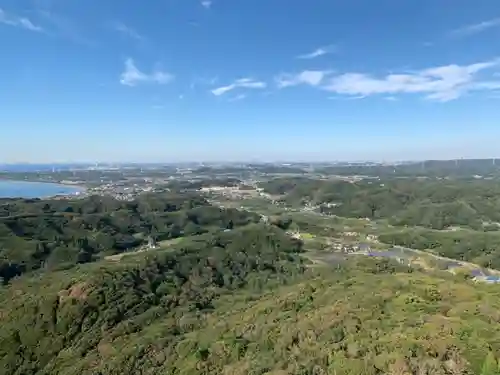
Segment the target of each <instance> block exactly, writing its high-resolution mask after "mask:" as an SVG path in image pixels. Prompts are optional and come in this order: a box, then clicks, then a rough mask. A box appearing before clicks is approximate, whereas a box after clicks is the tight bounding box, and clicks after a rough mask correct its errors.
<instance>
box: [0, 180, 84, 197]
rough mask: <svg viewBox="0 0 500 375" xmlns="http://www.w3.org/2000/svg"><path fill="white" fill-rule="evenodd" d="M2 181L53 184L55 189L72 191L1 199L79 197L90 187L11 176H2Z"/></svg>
mask: <svg viewBox="0 0 500 375" xmlns="http://www.w3.org/2000/svg"><path fill="white" fill-rule="evenodd" d="M1 182H7V183H13V184H16V183H17V184H26V185H29V184H45V185H51V186H53V187H54V188H55V189H57V188H60V189H71V190H72V191H70V192H61V193H54V194H50V193H49V194H47V195H45V194H43V195H38V196H33V197H23V196H22V195H21V196H11V197H8V196H6V197H1V196H0V199H10V198H14V199H15V198H23V199H33V198H38V199H51V198H57V197H67V198H78V197H80V196H82V195H84V194H85V193H86V192H87V191H88V189H89V187H87V186H83V185H81V184H78V185H76V184H68V183H61V182H52V181H39V180H15V179H10V178H1V177H0V183H1Z"/></svg>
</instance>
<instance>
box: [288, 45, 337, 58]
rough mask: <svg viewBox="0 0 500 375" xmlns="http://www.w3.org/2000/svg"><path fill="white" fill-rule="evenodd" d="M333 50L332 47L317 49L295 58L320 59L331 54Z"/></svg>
mask: <svg viewBox="0 0 500 375" xmlns="http://www.w3.org/2000/svg"><path fill="white" fill-rule="evenodd" d="M334 50H335V47H334V46H327V47H319V48H317V49H315V50H314V51H312V52H310V53H306V54H304V55H299V56H297V58H298V59H315V58H316V57H320V56H323V55H326V54H329V53H332V52H333V51H334Z"/></svg>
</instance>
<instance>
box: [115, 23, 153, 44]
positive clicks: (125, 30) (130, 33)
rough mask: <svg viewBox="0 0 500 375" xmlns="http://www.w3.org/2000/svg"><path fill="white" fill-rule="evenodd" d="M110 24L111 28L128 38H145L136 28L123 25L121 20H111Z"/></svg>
mask: <svg viewBox="0 0 500 375" xmlns="http://www.w3.org/2000/svg"><path fill="white" fill-rule="evenodd" d="M111 26H112V27H113V29H114V30H115V31H117V32H119V33H122V34H123V35H125V36H127V37H129V38H132V39H135V40H139V41H140V40H144V39H145V38H144V37H143V36H142V35H141V34H139V33H138V32H137V31H136V30H134V29H133V28H131V27H129V26H127V25H125V24H124V23H122V22H113V23H112V24H111Z"/></svg>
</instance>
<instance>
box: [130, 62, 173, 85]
mask: <svg viewBox="0 0 500 375" xmlns="http://www.w3.org/2000/svg"><path fill="white" fill-rule="evenodd" d="M173 79H174V76H173V75H171V74H170V73H165V72H162V71H160V70H156V71H153V72H152V73H151V74H146V73H143V72H141V71H140V70H139V69H138V68H137V67H136V66H135V63H134V60H132V59H127V60H126V61H125V70H124V72H123V73H122V74H121V77H120V83H121V84H122V85H126V86H136V85H137V84H140V83H156V84H159V85H164V84H167V83H169V82H170V81H172V80H173Z"/></svg>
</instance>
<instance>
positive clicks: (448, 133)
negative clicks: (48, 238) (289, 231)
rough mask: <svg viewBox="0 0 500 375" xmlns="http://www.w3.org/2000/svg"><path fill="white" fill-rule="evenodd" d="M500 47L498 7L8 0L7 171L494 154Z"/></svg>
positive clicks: (2, 15) (0, 8)
mask: <svg viewBox="0 0 500 375" xmlns="http://www.w3.org/2000/svg"><path fill="white" fill-rule="evenodd" d="M450 4H453V6H451V5H450ZM499 37H500V7H499V6H498V1H496V0H480V1H478V2H474V3H472V2H470V1H467V0H456V1H454V2H453V3H451V2H450V1H445V0H439V1H431V0H423V1H419V2H412V3H408V2H398V1H396V0H380V1H378V2H377V3H376V4H375V3H374V2H372V1H368V0H355V1H350V2H341V1H320V0H317V1H313V2H305V1H302V0H297V1H293V2H289V1H288V2H287V1H284V0H281V1H280V0H266V1H264V0H255V1H228V0H213V1H210V0H183V1H181V0H151V1H149V2H148V3H147V4H143V3H141V4H139V3H135V4H134V3H130V4H126V6H125V5H124V3H123V2H119V1H117V0H110V1H107V2H102V1H97V0H88V1H85V2H82V1H62V0H4V1H2V3H1V4H0V43H2V45H4V46H11V47H9V48H4V53H3V54H2V58H1V59H0V83H1V86H0V103H1V110H0V129H1V135H0V140H1V142H0V145H1V147H0V162H1V163H14V162H30V163H56V162H78V161H85V162H95V161H103V162H130V161H138V162H176V161H220V160H226V161H241V160H249V161H268V160H280V161H286V160H290V161H295V160H302V161H324V160H342V161H346V160H378V161H383V160H386V161H395V160H423V159H457V158H494V157H500V154H499V152H498V147H497V145H496V139H498V137H499V136H500V126H498V124H497V122H498V117H499V115H498V109H497V108H498V107H500V45H499V44H498V40H499Z"/></svg>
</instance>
